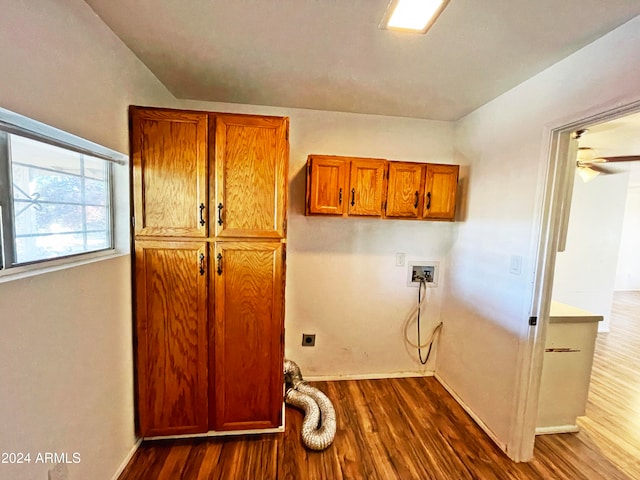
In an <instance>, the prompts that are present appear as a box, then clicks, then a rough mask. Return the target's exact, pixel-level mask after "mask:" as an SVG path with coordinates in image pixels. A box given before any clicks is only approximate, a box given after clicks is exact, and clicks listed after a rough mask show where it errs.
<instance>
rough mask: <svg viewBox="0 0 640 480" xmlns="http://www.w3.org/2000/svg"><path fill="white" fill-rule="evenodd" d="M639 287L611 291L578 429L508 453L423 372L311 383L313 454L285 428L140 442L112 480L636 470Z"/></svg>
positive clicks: (582, 475)
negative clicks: (321, 439) (324, 412)
mask: <svg viewBox="0 0 640 480" xmlns="http://www.w3.org/2000/svg"><path fill="white" fill-rule="evenodd" d="M639 311H640V292H635V293H624V294H616V304H615V306H614V318H613V319H612V332H611V333H608V334H604V335H603V334H601V335H599V338H598V344H597V347H596V358H595V362H594V371H593V376H592V378H593V380H592V386H591V391H590V395H589V404H588V407H587V416H586V417H584V418H582V419H580V425H581V427H582V430H581V431H580V432H578V433H577V434H562V435H545V436H541V437H538V438H537V440H536V449H535V459H534V460H533V461H532V462H529V463H513V462H511V461H510V460H509V459H508V458H507V457H506V456H505V455H504V454H503V453H502V452H501V451H500V450H499V449H498V448H497V447H496V446H495V445H494V444H493V442H492V441H491V440H490V439H489V438H488V437H487V436H486V435H485V434H484V432H482V430H480V428H479V427H478V426H477V425H476V424H475V423H474V422H473V420H471V418H470V417H469V416H468V415H467V414H466V413H465V412H464V410H462V408H461V407H460V406H459V405H458V404H457V403H456V402H455V400H453V398H451V396H450V395H449V394H448V393H447V392H446V391H445V390H444V389H443V387H442V386H441V385H440V384H439V383H438V381H437V380H435V379H434V378H406V379H388V380H359V381H340V382H315V383H314V384H313V385H314V386H316V387H318V388H320V389H321V390H322V391H324V392H325V393H326V394H327V395H328V396H329V398H331V399H332V401H333V403H334V406H335V408H336V414H337V418H338V431H337V434H336V438H335V441H334V443H333V444H332V445H331V446H330V447H329V448H328V449H327V450H325V451H323V452H313V451H309V450H306V449H305V448H304V447H303V446H302V443H301V441H300V427H301V424H302V413H301V412H299V411H297V410H295V409H293V408H291V407H287V409H286V432H285V433H284V434H280V435H278V434H274V435H259V436H246V437H235V438H234V437H230V438H226V439H221V438H217V439H215V438H210V439H197V440H179V441H156V442H145V443H143V444H142V445H141V447H140V448H139V450H138V451H137V452H136V454H135V455H134V457H133V459H132V461H131V462H130V463H129V465H128V466H127V468H126V469H125V471H124V472H123V473H122V475H121V476H120V479H119V480H156V479H158V480H161V479H162V480H165V479H166V480H169V479H170V480H177V479H183V480H202V479H221V480H222V479H224V480H227V479H229V480H240V479H242V480H244V479H247V480H249V479H250V480H257V479H265V480H267V479H281V480H284V479H287V480H307V479H308V480H316V479H317V480H320V479H322V480H325V479H326V480H340V479H366V480H375V479H380V480H391V479H432V480H440V479H442V480H444V479H446V480H459V479H496V480H502V479H505V480H507V479H544V480H550V479H553V480H594V479H606V480H616V479H621V480H622V479H640V465H639V459H640V428H639V427H640V364H639V360H638V357H637V354H638V352H640V326H639V325H640V315H639V313H638V312H639Z"/></svg>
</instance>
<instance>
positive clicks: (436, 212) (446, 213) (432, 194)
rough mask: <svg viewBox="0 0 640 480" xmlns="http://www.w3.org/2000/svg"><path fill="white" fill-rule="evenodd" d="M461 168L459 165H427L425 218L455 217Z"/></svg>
mask: <svg viewBox="0 0 640 480" xmlns="http://www.w3.org/2000/svg"><path fill="white" fill-rule="evenodd" d="M459 168H460V167H459V166H458V165H434V164H428V165H427V176H426V182H425V190H424V210H423V214H422V217H423V218H426V219H433V220H453V219H454V215H455V213H456V190H457V188H458V171H459Z"/></svg>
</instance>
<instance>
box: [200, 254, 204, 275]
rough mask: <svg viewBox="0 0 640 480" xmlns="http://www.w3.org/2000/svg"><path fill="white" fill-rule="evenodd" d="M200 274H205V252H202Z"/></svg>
mask: <svg viewBox="0 0 640 480" xmlns="http://www.w3.org/2000/svg"><path fill="white" fill-rule="evenodd" d="M200 275H204V253H201V254H200Z"/></svg>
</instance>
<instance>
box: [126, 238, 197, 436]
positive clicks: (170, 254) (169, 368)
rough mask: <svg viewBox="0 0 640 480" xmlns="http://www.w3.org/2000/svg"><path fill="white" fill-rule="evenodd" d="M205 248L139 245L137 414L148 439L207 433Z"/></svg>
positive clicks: (181, 244) (187, 244)
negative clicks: (150, 437)
mask: <svg viewBox="0 0 640 480" xmlns="http://www.w3.org/2000/svg"><path fill="white" fill-rule="evenodd" d="M206 262H207V246H206V243H204V242H168V241H162V242H160V241H137V242H136V244H135V303H134V304H135V311H136V340H137V352H136V353H137V355H136V362H137V384H138V416H139V421H140V434H141V435H142V436H143V437H144V436H146V437H149V436H158V435H177V434H187V433H202V432H206V431H207V430H208V423H209V422H208V410H207V409H208V403H207V402H208V399H207V395H208V391H207V385H208V382H207V378H208V372H207V368H208V366H207V349H208V341H207V274H206Z"/></svg>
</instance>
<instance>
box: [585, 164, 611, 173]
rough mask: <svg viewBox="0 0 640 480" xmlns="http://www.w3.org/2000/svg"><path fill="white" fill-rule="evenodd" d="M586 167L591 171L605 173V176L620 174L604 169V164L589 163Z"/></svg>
mask: <svg viewBox="0 0 640 480" xmlns="http://www.w3.org/2000/svg"><path fill="white" fill-rule="evenodd" d="M584 167H586V168H590V169H591V170H594V171H596V172H599V173H604V174H605V175H610V174H612V173H618V172H616V171H615V170H612V169H610V168H607V167H603V166H602V164H598V163H588V164H585V165H584Z"/></svg>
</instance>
